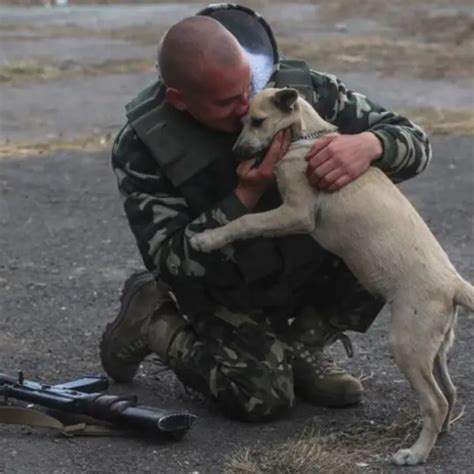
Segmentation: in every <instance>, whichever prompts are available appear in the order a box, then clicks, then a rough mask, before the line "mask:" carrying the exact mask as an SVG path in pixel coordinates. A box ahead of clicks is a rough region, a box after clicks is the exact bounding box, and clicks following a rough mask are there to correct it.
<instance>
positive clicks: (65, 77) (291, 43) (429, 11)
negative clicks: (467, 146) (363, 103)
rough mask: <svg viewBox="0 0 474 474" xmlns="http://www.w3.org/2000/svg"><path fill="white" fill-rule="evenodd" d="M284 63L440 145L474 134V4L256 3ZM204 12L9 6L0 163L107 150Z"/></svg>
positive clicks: (2, 61)
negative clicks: (337, 86)
mask: <svg viewBox="0 0 474 474" xmlns="http://www.w3.org/2000/svg"><path fill="white" fill-rule="evenodd" d="M243 4H245V5H247V6H250V7H251V8H254V9H256V10H257V11H259V12H260V13H261V14H263V15H264V17H265V18H266V20H267V21H268V22H269V23H270V25H271V27H272V28H273V30H274V32H275V35H276V37H277V41H278V43H279V47H280V50H281V52H282V53H283V54H285V55H288V56H291V57H296V58H303V59H305V60H307V61H308V62H309V64H310V65H311V66H312V67H313V68H314V69H316V70H320V71H326V72H331V73H334V74H336V75H338V76H339V77H340V78H341V79H342V80H343V81H344V82H345V83H346V85H347V86H348V87H349V88H350V89H353V90H356V91H359V92H362V93H365V94H367V95H368V96H369V97H371V98H372V99H374V100H376V101H378V102H380V103H381V104H383V105H385V106H386V107H388V108H392V109H395V110H397V111H402V112H403V113H407V114H409V115H410V117H411V118H412V119H414V120H415V121H417V122H419V123H420V124H421V125H424V126H425V127H426V128H427V129H428V131H430V132H433V133H437V134H472V132H473V130H474V112H473V88H472V86H473V82H472V81H473V77H474V76H473V72H474V61H473V51H474V12H473V8H472V2H471V1H470V0H430V1H429V2H428V1H422V0H397V1H394V0H390V1H389V0H360V1H358V2H354V1H353V0H334V1H331V2H328V1H323V0H320V1H318V0H313V1H306V2H298V1H297V2H294V1H292V2H275V1H264V0H262V1H253V2H243ZM204 5H205V3H203V2H176V3H168V2H166V3H164V2H160V1H154V2H143V1H135V2H133V4H126V2H124V1H112V0H107V1H105V0H104V1H95V2H94V1H86V0H84V1H83V0H69V1H67V0H25V1H8V0H0V9H1V10H0V107H1V114H0V156H1V155H10V154H11V153H23V154H25V153H26V154H28V153H31V152H33V153H36V152H37V151H44V150H48V149H49V150H51V149H57V148H58V147H59V148H64V147H66V148H68V149H69V148H75V147H79V148H80V149H84V147H85V148H87V149H89V148H90V149H97V148H100V147H106V146H108V144H109V143H110V138H111V136H112V135H113V134H114V133H115V131H116V130H117V128H118V127H119V126H120V124H121V123H122V122H123V117H124V114H123V106H124V104H125V103H126V102H127V101H128V100H129V99H130V98H131V97H132V96H133V95H135V93H136V92H137V91H138V90H140V89H141V88H142V87H143V86H145V85H146V84H148V83H150V82H151V81H152V80H153V79H154V77H155V55H156V46H157V44H158V41H159V39H160V37H161V35H162V34H163V32H164V31H165V30H166V28H167V27H168V26H169V25H170V24H172V23H174V22H175V21H177V20H179V19H181V18H183V17H185V16H189V15H193V14H194V13H196V12H197V11H198V10H199V9H200V8H202V7H203V6H204Z"/></svg>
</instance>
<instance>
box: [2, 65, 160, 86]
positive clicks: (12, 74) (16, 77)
mask: <svg viewBox="0 0 474 474" xmlns="http://www.w3.org/2000/svg"><path fill="white" fill-rule="evenodd" d="M154 67H155V66H154V64H153V62H152V61H151V60H145V59H129V60H121V61H107V62H104V63H99V64H77V63H74V62H71V63H69V62H68V63H63V64H59V65H57V64H47V63H43V62H41V63H38V62H36V61H20V62H17V63H12V64H7V65H5V66H0V83H2V82H4V83H10V84H19V83H25V82H31V81H48V80H54V79H77V78H84V77H95V76H103V75H106V74H124V73H131V72H146V71H151V70H154Z"/></svg>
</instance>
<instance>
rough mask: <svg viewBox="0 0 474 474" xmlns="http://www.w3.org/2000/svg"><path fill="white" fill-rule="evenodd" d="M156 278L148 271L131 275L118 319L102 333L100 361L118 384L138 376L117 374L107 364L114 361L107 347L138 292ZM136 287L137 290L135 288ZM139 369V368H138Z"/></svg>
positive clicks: (125, 285) (124, 292)
mask: <svg viewBox="0 0 474 474" xmlns="http://www.w3.org/2000/svg"><path fill="white" fill-rule="evenodd" d="M154 280H155V278H154V277H153V275H152V274H151V273H150V272H147V271H143V270H142V271H138V272H135V273H133V274H132V275H130V276H129V277H128V278H127V280H126V281H125V283H124V285H123V289H122V292H121V294H120V311H119V314H118V315H117V317H116V318H115V319H114V320H113V321H112V322H111V323H108V324H107V325H106V326H105V330H104V332H103V333H102V337H101V339H100V343H99V347H100V360H101V363H102V367H103V368H104V370H105V372H106V373H107V374H108V375H109V376H110V377H111V378H112V379H114V380H115V381H116V382H130V381H132V380H133V377H134V376H135V374H136V371H135V373H134V374H133V375H130V376H125V377H124V376H123V375H124V374H115V373H114V372H115V371H114V370H113V369H112V367H110V366H109V364H108V363H107V361H108V360H110V359H112V358H113V356H112V354H111V353H110V352H109V351H108V350H107V347H110V344H108V342H109V341H110V339H111V337H112V335H113V333H114V331H115V329H116V328H117V327H118V326H119V325H120V324H121V322H122V320H123V318H124V317H125V314H126V312H127V309H128V307H129V305H130V301H131V300H132V298H133V297H134V296H135V295H136V294H137V292H138V291H139V290H140V289H141V288H142V287H143V285H145V284H147V283H150V282H151V281H154ZM133 287H135V288H133ZM137 369H138V367H137Z"/></svg>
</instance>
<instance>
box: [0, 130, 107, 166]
mask: <svg viewBox="0 0 474 474" xmlns="http://www.w3.org/2000/svg"><path fill="white" fill-rule="evenodd" d="M113 136H114V133H110V132H108V133H102V134H92V135H84V136H79V137H75V138H69V139H67V138H62V139H60V138H58V139H54V140H50V141H47V142H39V143H34V142H14V143H5V144H3V145H0V160H2V159H21V158H29V157H40V156H43V155H48V154H50V153H55V152H59V151H81V152H85V153H93V152H97V151H103V150H109V149H110V147H111V145H112V140H113Z"/></svg>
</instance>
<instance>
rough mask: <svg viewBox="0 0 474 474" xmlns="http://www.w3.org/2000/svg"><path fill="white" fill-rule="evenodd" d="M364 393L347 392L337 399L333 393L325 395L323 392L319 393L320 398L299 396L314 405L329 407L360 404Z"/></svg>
mask: <svg viewBox="0 0 474 474" xmlns="http://www.w3.org/2000/svg"><path fill="white" fill-rule="evenodd" d="M296 393H297V392H296ZM362 394H363V392H359V393H353V394H346V395H345V396H342V397H341V396H339V397H338V398H337V399H335V398H334V396H331V395H327V396H325V395H321V394H318V398H312V399H310V398H308V397H305V396H301V395H299V397H300V398H301V399H302V400H304V401H306V402H308V403H311V404H312V405H317V406H322V407H328V408H344V407H350V406H353V405H358V404H359V403H360V402H361V401H362ZM297 395H298V393H297Z"/></svg>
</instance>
